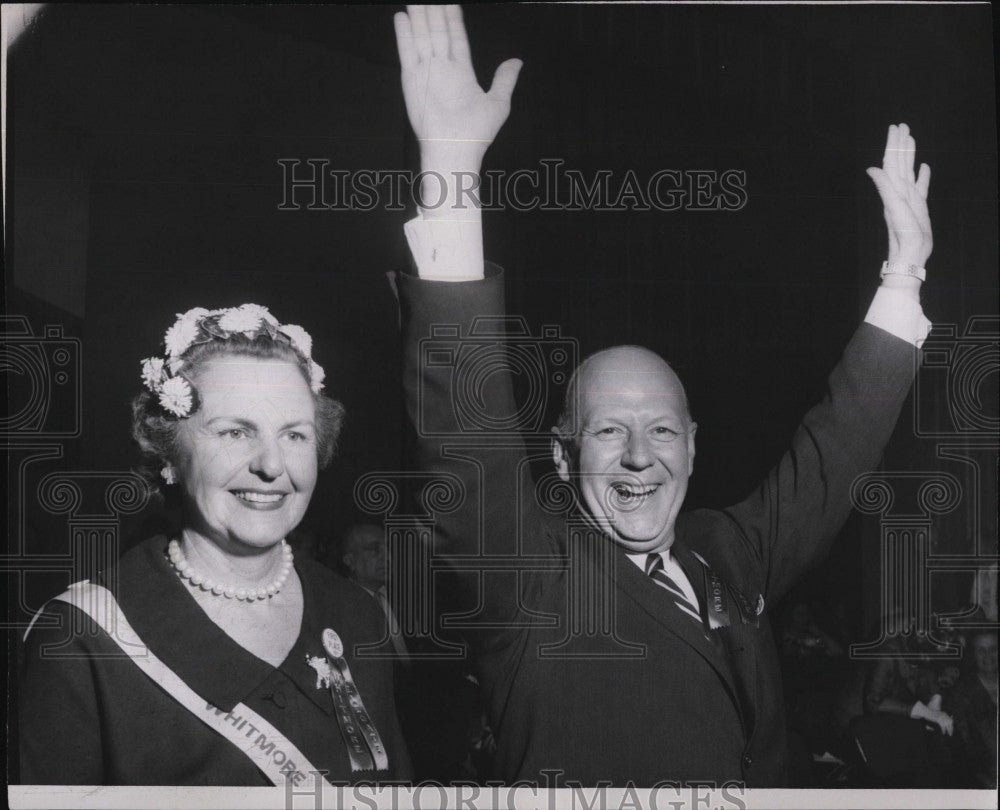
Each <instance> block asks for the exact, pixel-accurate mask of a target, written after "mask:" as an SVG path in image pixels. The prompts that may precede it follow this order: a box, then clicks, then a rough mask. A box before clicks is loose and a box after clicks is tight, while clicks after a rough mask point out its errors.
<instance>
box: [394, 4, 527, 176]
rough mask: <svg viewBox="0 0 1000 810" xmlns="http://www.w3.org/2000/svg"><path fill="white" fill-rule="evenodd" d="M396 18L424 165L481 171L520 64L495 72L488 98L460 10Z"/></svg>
mask: <svg viewBox="0 0 1000 810" xmlns="http://www.w3.org/2000/svg"><path fill="white" fill-rule="evenodd" d="M406 8H407V10H406V11H405V12H402V11H401V12H399V13H398V14H396V16H395V18H394V22H395V26H396V44H397V46H398V47H399V61H400V65H401V66H402V79H403V97H404V99H405V100H406V112H407V114H408V115H409V117H410V124H411V125H412V126H413V131H414V133H416V136H417V139H418V140H419V141H420V154H421V164H422V165H423V166H424V167H425V168H426V167H428V166H440V167H444V166H448V167H452V168H461V169H466V170H471V171H478V170H479V166H480V163H481V162H482V158H483V155H484V154H485V153H486V150H487V149H488V148H489V145H490V144H491V143H493V139H494V138H495V137H496V134H497V132H499V131H500V127H501V126H503V123H504V121H506V120H507V115H508V113H509V112H510V97H511V94H512V93H513V92H514V85H515V84H516V83H517V75H518V73H519V72H520V70H521V60H520V59H508V60H507V61H506V62H504V63H503V64H501V65H500V67H498V68H497V69H496V73H494V75H493V84H492V86H491V87H490V89H489V92H484V91H483V89H482V88H481V87H480V86H479V82H477V81H476V74H475V71H473V69H472V59H471V56H470V53H469V41H468V39H467V38H466V35H465V25H464V23H463V22H462V10H461V8H460V7H459V6H456V5H451V6H407V7H406Z"/></svg>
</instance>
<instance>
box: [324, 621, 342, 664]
mask: <svg viewBox="0 0 1000 810" xmlns="http://www.w3.org/2000/svg"><path fill="white" fill-rule="evenodd" d="M323 649H324V650H326V653H327V655H329V656H330V657H331V658H340V657H341V656H342V655H343V654H344V642H342V641H341V640H340V636H338V635H337V634H336V633H335V632H334V631H333V630H331V629H330V628H329V627H327V628H326V630H324V631H323Z"/></svg>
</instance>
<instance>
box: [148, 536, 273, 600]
mask: <svg viewBox="0 0 1000 810" xmlns="http://www.w3.org/2000/svg"><path fill="white" fill-rule="evenodd" d="M167 554H168V555H169V556H170V563H171V564H172V565H173V566H174V568H175V569H176V570H177V573H178V574H180V575H181V577H183V578H184V579H186V580H187V581H188V582H190V583H191V584H192V585H195V586H197V587H199V588H201V589H202V590H203V591H209V592H210V593H213V594H215V595H216V596H224V597H226V599H234V598H235V599H240V600H243V601H247V602H253V601H254V600H257V599H269V598H270V597H272V596H274V595H275V594H276V593H277V592H278V591H280V590H281V588H282V587H283V586H284V584H285V580H287V579H288V576H289V574H291V573H292V547H291V546H290V545H288V543H286V542H285V541H284V540H282V541H281V555H282V558H283V559H282V563H281V573H280V574H278V578H277V579H275V580H274V581H273V582H271V583H270V584H268V585H265V586H263V587H260V588H236V587H233V586H232V585H224V584H223V583H221V582H216V581H215V580H212V579H209V578H208V577H206V576H205V575H203V574H199V573H198V572H197V571H195V570H194V568H192V567H191V563H189V562H188V561H187V558H186V557H185V556H184V552H183V551H181V546H180V543H178V542H177V541H176V540H171V541H170V543H169V545H168V546H167Z"/></svg>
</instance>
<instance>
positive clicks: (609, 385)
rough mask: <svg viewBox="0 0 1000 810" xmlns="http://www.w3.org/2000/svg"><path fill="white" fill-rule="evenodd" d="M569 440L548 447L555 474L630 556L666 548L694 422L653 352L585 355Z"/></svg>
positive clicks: (687, 468) (690, 461)
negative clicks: (573, 440)
mask: <svg viewBox="0 0 1000 810" xmlns="http://www.w3.org/2000/svg"><path fill="white" fill-rule="evenodd" d="M575 385H576V390H575V392H573V393H574V395H575V400H576V414H575V418H574V419H573V420H571V421H573V422H575V425H576V443H575V446H573V445H572V444H571V443H570V441H569V440H568V439H567V437H563V438H562V439H561V440H556V441H554V442H553V454H554V458H555V462H556V468H557V470H558V472H559V474H560V476H561V477H562V478H563V479H564V480H566V481H569V480H574V481H575V482H576V485H577V488H578V491H579V493H580V496H581V499H582V501H583V506H584V508H585V509H586V511H587V513H588V514H589V515H590V517H591V518H592V519H593V520H594V522H595V523H597V525H599V526H600V527H601V528H602V529H603V530H604V531H605V532H606V533H607V534H608V536H609V537H611V539H612V540H614V541H615V542H617V543H618V544H619V545H621V546H623V547H624V548H625V549H626V551H629V552H630V553H646V552H650V551H660V550H663V549H666V548H669V547H670V545H671V544H672V543H673V541H674V523H675V521H676V519H677V514H678V512H680V508H681V504H682V503H683V502H684V496H685V494H686V493H687V484H688V478H689V477H690V475H691V472H692V471H693V469H694V436H695V430H696V428H697V425H695V423H694V422H692V421H691V418H690V416H689V414H688V405H687V397H686V396H685V394H684V387H683V385H681V382H680V380H679V379H678V377H677V375H676V374H675V373H674V372H673V370H672V369H671V368H670V366H668V365H667V364H666V362H664V361H663V359H662V358H660V357H659V356H658V355H656V354H654V353H653V352H651V351H649V350H648V349H643V348H640V347H636V346H621V347H616V348H613V349H608V350H606V351H603V352H600V353H598V354H596V355H593V356H592V357H590V358H589V359H588V360H587V361H585V363H584V364H583V366H582V367H581V368H580V370H579V371H578V373H577V377H576V380H575Z"/></svg>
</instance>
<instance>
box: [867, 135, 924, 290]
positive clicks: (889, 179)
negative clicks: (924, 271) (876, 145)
mask: <svg viewBox="0 0 1000 810" xmlns="http://www.w3.org/2000/svg"><path fill="white" fill-rule="evenodd" d="M916 150H917V145H916V142H915V141H914V140H913V136H912V135H910V128H909V127H908V126H907V125H906V124H900V125H899V126H896V125H895V124H893V125H892V126H890V127H889V134H888V137H887V138H886V142H885V154H884V155H883V156H882V168H881V169H878V168H874V167H873V168H870V169H868V176H869V177H871V179H872V180H873V181H874V182H875V187H876V188H877V189H878V193H879V196H880V197H881V198H882V206H883V209H884V213H885V224H886V226H887V227H888V229H889V257H888V258H889V261H890V262H898V263H900V264H913V265H916V266H917V267H923V266H924V265H925V264H926V263H927V259H928V258H929V257H930V255H931V249H932V248H933V247H934V237H933V235H932V234H931V219H930V215H929V214H928V213H927V187H928V186H929V185H930V182H931V169H930V166H928V165H927V164H926V163H921V164H920V171H919V173H918V174H916V175H914V171H913V167H914V157H915V155H916ZM918 286H919V285H918Z"/></svg>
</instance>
